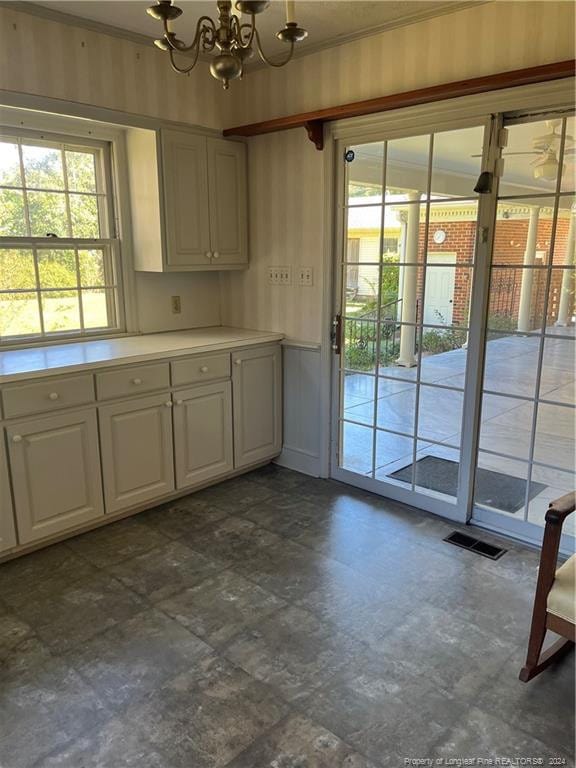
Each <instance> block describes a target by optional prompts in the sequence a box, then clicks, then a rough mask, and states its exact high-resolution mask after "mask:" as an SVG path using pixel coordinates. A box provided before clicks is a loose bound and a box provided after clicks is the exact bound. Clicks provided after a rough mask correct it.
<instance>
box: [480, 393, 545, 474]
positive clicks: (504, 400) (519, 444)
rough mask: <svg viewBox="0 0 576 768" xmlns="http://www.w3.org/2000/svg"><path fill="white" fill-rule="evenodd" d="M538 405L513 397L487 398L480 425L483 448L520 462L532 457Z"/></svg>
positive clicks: (484, 402)
mask: <svg viewBox="0 0 576 768" xmlns="http://www.w3.org/2000/svg"><path fill="white" fill-rule="evenodd" d="M533 415H534V405H533V404H532V403H529V402H527V401H526V400H516V399H515V398H513V397H498V396H497V395H484V396H483V398H482V414H481V424H480V448H481V450H484V451H494V452H495V453H503V454H505V455H506V456H510V457H513V458H516V459H526V460H527V459H528V458H529V456H530V436H531V434H532V419H533Z"/></svg>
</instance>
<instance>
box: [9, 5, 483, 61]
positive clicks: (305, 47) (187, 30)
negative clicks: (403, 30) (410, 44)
mask: <svg viewBox="0 0 576 768" xmlns="http://www.w3.org/2000/svg"><path fill="white" fill-rule="evenodd" d="M485 1H486V0H410V2H406V0H377V1H376V2H364V1H363V0H353V1H352V2H350V0H315V1H314V2H308V1H305V0H302V1H299V2H297V3H296V19H297V21H298V23H299V24H300V25H301V26H303V27H305V29H307V30H308V38H307V40H305V41H304V42H302V43H300V44H299V46H298V50H299V52H300V53H303V52H312V51H314V50H318V49H320V48H326V47H330V46H333V45H338V44H339V43H342V42H346V41H348V40H352V39H355V38H357V37H363V36H366V35H368V34H374V33H375V32H378V31H381V30H384V29H389V28H392V27H396V26H402V25H405V24H410V23H414V22H416V21H420V20H423V19H426V18H430V17H431V16H437V15H440V14H443V13H450V12H453V11H456V10H460V9H462V8H464V7H467V6H470V5H472V4H473V3H474V4H478V3H481V2H485ZM152 4H153V2H152V0H97V2H94V1H93V0H43V1H40V2H33V3H31V2H25V3H19V5H20V6H21V8H22V9H23V10H28V11H29V12H33V13H34V12H36V13H39V14H41V15H45V14H53V13H54V12H55V13H61V14H67V15H68V16H70V17H72V18H61V19H60V20H62V21H67V22H68V23H80V24H85V25H87V26H91V25H93V24H94V23H97V24H106V25H109V26H111V27H115V28H116V30H122V32H123V33H124V34H127V35H144V36H146V37H150V38H154V37H160V24H159V22H157V21H155V20H154V19H152V18H151V17H150V16H148V14H147V13H146V12H145V11H146V8H147V7H148V6H149V5H152ZM175 5H178V6H179V7H180V8H182V10H183V11H184V13H183V15H182V16H181V17H180V19H178V21H177V22H176V23H175V25H174V29H175V31H176V32H177V34H178V37H180V38H181V39H182V40H184V41H185V42H190V40H191V39H192V37H193V35H194V30H195V26H196V20H197V18H198V16H200V15H203V14H206V15H209V16H211V17H212V18H214V19H215V17H216V2H215V1H214V0H213V1H212V2H203V1H199V0H175ZM79 20H82V21H79ZM284 22H285V3H284V2H283V0H272V2H271V4H270V7H269V8H268V9H267V10H266V11H265V12H264V13H262V14H261V15H259V16H258V17H257V24H258V28H259V30H260V32H261V35H262V43H263V46H264V45H265V46H266V48H265V52H266V53H267V54H270V55H275V54H281V53H282V52H283V51H285V50H286V46H285V44H284V43H281V42H280V41H279V40H277V39H276V37H275V34H276V32H278V30H279V29H281V28H282V27H283V25H284Z"/></svg>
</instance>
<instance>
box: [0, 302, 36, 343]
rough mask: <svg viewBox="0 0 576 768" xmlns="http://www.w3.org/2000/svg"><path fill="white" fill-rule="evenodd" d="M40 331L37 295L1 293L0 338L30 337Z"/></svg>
mask: <svg viewBox="0 0 576 768" xmlns="http://www.w3.org/2000/svg"><path fill="white" fill-rule="evenodd" d="M40 330H41V329H40V310H39V307H38V298H37V295H36V294H35V293H8V294H6V293H0V336H30V335H32V334H36V333H40Z"/></svg>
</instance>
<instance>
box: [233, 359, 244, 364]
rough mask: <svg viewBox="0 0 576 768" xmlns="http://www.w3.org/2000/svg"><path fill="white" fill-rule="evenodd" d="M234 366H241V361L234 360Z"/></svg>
mask: <svg viewBox="0 0 576 768" xmlns="http://www.w3.org/2000/svg"><path fill="white" fill-rule="evenodd" d="M234 365H242V360H234Z"/></svg>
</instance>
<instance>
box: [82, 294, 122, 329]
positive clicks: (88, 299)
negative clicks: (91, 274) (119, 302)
mask: <svg viewBox="0 0 576 768" xmlns="http://www.w3.org/2000/svg"><path fill="white" fill-rule="evenodd" d="M82 312H83V314H84V327H85V328H107V327H109V326H113V325H116V323H115V322H114V296H113V294H112V291H106V290H94V291H91V290H90V291H82Z"/></svg>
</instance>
